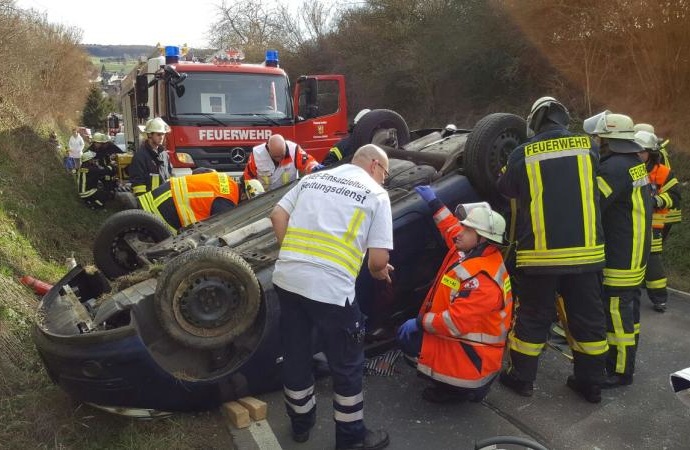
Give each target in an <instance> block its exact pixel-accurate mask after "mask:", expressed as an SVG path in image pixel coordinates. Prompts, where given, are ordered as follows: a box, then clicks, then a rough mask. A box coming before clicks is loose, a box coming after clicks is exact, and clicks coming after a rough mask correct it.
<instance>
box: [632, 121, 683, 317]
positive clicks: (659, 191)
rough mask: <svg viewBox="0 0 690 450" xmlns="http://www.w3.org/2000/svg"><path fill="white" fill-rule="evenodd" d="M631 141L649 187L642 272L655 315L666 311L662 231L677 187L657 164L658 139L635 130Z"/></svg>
mask: <svg viewBox="0 0 690 450" xmlns="http://www.w3.org/2000/svg"><path fill="white" fill-rule="evenodd" d="M635 142H637V143H638V144H640V146H641V147H642V148H643V149H644V151H643V152H642V153H640V158H642V161H643V162H644V163H645V165H646V166H647V173H648V174H649V181H650V183H651V184H652V193H653V194H654V197H652V200H653V202H652V206H653V207H654V212H653V214H652V248H651V251H650V252H649V259H648V260H647V270H646V271H645V277H644V281H645V287H646V289H647V296H648V297H649V300H651V302H652V304H653V305H654V310H655V311H657V312H664V311H666V302H667V301H668V291H667V290H666V269H665V268H664V261H663V258H662V252H663V232H664V225H665V223H666V216H667V215H668V212H669V209H670V208H673V207H674V206H676V205H679V204H680V197H681V194H680V186H679V185H678V179H677V178H676V176H675V175H674V174H673V172H672V171H671V169H669V168H668V167H666V166H665V165H664V164H662V163H661V162H660V159H661V153H660V152H659V143H660V142H659V138H657V136H656V135H655V134H654V133H650V132H648V131H637V132H636V133H635Z"/></svg>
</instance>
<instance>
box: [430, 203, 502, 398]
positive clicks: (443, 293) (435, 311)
mask: <svg viewBox="0 0 690 450" xmlns="http://www.w3.org/2000/svg"><path fill="white" fill-rule="evenodd" d="M434 220H435V222H436V225H437V226H438V228H439V230H440V231H441V233H442V234H443V235H444V237H445V239H446V243H447V244H448V247H449V248H450V251H449V252H448V255H446V258H445V260H444V262H443V265H442V266H441V268H440V269H439V271H438V273H437V275H436V280H435V281H434V286H433V287H432V288H431V290H430V291H429V293H428V294H427V297H426V299H425V301H424V303H423V304H422V308H421V310H420V317H421V321H422V326H423V329H424V335H423V338H422V349H421V352H420V355H419V359H418V362H417V369H418V370H419V371H420V372H422V373H424V374H425V375H427V376H429V377H431V378H433V379H434V380H437V381H440V382H443V383H446V384H450V385H453V386H458V387H463V388H478V387H481V386H483V385H485V384H487V383H489V382H491V381H492V380H493V378H494V377H495V375H496V373H497V372H498V371H499V370H500V369H501V362H502V359H503V349H504V347H505V341H506V337H507V335H508V329H509V328H510V321H511V314H512V311H511V308H512V294H511V290H510V278H509V277H508V272H507V270H506V268H505V266H504V265H503V257H502V256H501V253H500V252H499V250H498V248H497V247H495V246H494V245H491V244H489V245H488V246H487V247H486V248H485V249H484V251H483V252H482V254H481V255H479V256H476V257H471V258H467V259H464V260H460V257H459V255H458V252H457V250H456V249H455V245H454V243H453V238H454V237H455V236H456V235H457V234H458V233H459V231H460V230H461V229H462V228H461V227H462V225H460V224H459V221H458V219H457V218H456V217H455V216H454V215H453V214H451V212H450V211H449V210H448V209H447V208H446V207H443V208H441V209H440V210H438V211H437V212H436V214H434Z"/></svg>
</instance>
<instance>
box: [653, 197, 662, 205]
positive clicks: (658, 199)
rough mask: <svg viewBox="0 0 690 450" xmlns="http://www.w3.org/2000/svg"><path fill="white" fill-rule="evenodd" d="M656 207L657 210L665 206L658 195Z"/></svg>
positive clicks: (655, 200)
mask: <svg viewBox="0 0 690 450" xmlns="http://www.w3.org/2000/svg"><path fill="white" fill-rule="evenodd" d="M653 200H654V206H655V207H657V208H662V207H663V206H664V199H663V198H661V197H659V196H658V195H655V196H654V198H653Z"/></svg>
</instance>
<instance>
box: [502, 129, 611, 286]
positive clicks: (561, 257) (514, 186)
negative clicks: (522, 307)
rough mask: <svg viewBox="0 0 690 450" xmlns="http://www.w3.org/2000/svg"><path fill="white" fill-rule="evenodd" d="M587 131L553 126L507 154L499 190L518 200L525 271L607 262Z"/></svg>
mask: <svg viewBox="0 0 690 450" xmlns="http://www.w3.org/2000/svg"><path fill="white" fill-rule="evenodd" d="M598 168H599V154H598V149H597V148H596V147H594V148H593V146H592V142H591V141H590V139H589V138H588V137H586V136H576V135H573V134H571V133H569V132H568V131H567V130H565V129H564V128H562V127H560V126H558V127H556V126H554V127H551V128H550V129H548V130H547V131H545V132H542V133H539V134H538V135H536V136H534V138H533V139H532V140H531V141H529V142H527V143H525V144H523V145H521V146H519V147H517V148H516V149H515V150H514V151H513V152H512V153H511V154H510V156H509V158H508V164H507V167H506V171H505V173H504V174H503V175H502V176H501V177H500V178H499V180H498V189H499V191H500V192H501V193H502V194H503V195H504V196H506V197H510V198H515V199H517V230H516V238H517V252H516V258H517V267H520V268H521V269H522V270H524V271H525V272H527V273H579V272H590V271H597V270H600V269H601V268H602V267H603V266H604V260H605V257H604V239H603V230H602V224H601V213H600V209H599V192H598V191H597V185H596V173H597V170H598Z"/></svg>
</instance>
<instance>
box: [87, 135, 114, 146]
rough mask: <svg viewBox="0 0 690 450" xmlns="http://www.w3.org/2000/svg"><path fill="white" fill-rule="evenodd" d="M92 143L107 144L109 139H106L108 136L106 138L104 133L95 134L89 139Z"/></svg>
mask: <svg viewBox="0 0 690 450" xmlns="http://www.w3.org/2000/svg"><path fill="white" fill-rule="evenodd" d="M91 140H92V141H93V142H97V143H99V144H105V143H106V142H108V141H109V140H110V139H108V136H106V135H105V134H104V133H95V134H94V135H93V138H91Z"/></svg>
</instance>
